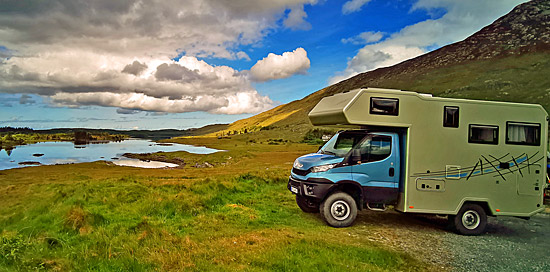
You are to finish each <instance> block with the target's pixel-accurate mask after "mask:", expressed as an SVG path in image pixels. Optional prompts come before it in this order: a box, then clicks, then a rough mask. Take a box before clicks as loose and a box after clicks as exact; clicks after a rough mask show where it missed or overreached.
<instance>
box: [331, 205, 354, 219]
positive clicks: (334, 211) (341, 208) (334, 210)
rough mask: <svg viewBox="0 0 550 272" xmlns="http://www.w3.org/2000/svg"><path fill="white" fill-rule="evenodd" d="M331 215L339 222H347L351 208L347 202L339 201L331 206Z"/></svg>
mask: <svg viewBox="0 0 550 272" xmlns="http://www.w3.org/2000/svg"><path fill="white" fill-rule="evenodd" d="M330 214H331V215H332V217H334V219H336V220H338V221H342V220H346V219H347V218H348V217H349V215H350V208H349V205H348V203H347V202H345V201H343V200H338V201H336V202H334V203H332V205H331V206H330Z"/></svg>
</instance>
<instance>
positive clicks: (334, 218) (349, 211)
mask: <svg viewBox="0 0 550 272" xmlns="http://www.w3.org/2000/svg"><path fill="white" fill-rule="evenodd" d="M321 215H322V216H323V219H325V222H327V224H329V225H330V226H332V227H335V228H343V227H348V226H351V225H352V224H353V222H354V221H355V218H356V217H357V204H356V203H355V199H353V197H351V196H350V195H348V194H346V193H344V192H335V193H333V194H331V195H330V196H328V197H327V198H326V199H325V201H323V203H321Z"/></svg>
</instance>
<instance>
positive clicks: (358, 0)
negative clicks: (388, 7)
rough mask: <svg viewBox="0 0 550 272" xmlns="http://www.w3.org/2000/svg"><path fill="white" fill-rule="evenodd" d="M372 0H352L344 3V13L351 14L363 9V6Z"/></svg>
mask: <svg viewBox="0 0 550 272" xmlns="http://www.w3.org/2000/svg"><path fill="white" fill-rule="evenodd" d="M370 1H371V0H351V1H347V2H346V3H344V5H343V6H342V13H343V14H350V13H354V12H357V11H360V10H361V7H363V6H364V5H366V4H367V3H369V2H370Z"/></svg>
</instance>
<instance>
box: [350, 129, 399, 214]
mask: <svg viewBox="0 0 550 272" xmlns="http://www.w3.org/2000/svg"><path fill="white" fill-rule="evenodd" d="M398 143H399V141H398V135H397V134H395V133H370V134H368V135H367V136H366V137H365V138H364V139H363V141H361V143H359V144H358V145H356V146H355V148H354V149H353V150H352V152H351V165H352V166H351V172H352V177H353V180H354V181H356V182H358V183H359V184H361V186H363V191H364V192H365V194H366V200H367V202H373V203H391V202H393V201H395V200H396V199H397V195H398V187H399V175H400V173H399V169H400V167H399V144H398Z"/></svg>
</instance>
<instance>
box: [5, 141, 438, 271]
mask: <svg viewBox="0 0 550 272" xmlns="http://www.w3.org/2000/svg"><path fill="white" fill-rule="evenodd" d="M175 141H177V142H185V143H191V144H206V145H207V146H209V147H214V148H218V149H223V150H226V151H225V152H218V153H215V154H211V155H193V154H188V153H181V152H180V153H174V154H171V153H164V154H163V155H164V156H178V157H182V158H183V159H184V160H186V161H187V162H189V163H188V164H186V166H185V167H184V168H183V169H171V170H167V169H139V168H129V167H119V166H114V165H112V164H110V163H106V162H95V163H84V164H76V165H55V166H40V167H31V168H24V169H12V170H4V171H0V203H1V205H0V271H31V270H51V271H151V270H153V271H154V270H157V271H180V270H188V271H418V270H435V269H434V268H433V267H431V266H430V265H429V264H426V263H423V262H422V261H420V260H417V259H414V258H413V257H411V256H410V255H408V254H407V253H403V252H395V251H392V250H391V249H389V248H386V247H384V246H383V245H381V244H377V243H375V242H373V241H371V240H368V239H366V238H365V237H364V236H361V235H355V234H354V235H352V234H353V232H354V228H353V227H352V228H346V229H335V228H331V227H328V226H326V225H325V224H324V222H322V220H321V218H320V217H319V216H318V215H312V214H305V213H303V212H301V211H300V210H299V208H298V207H297V205H296V204H295V201H294V197H293V195H292V194H291V193H290V192H288V190H287V189H286V183H287V177H288V173H289V170H290V168H291V167H292V162H293V160H294V159H295V158H296V157H298V156H300V155H302V154H306V153H309V152H313V151H315V150H316V149H317V147H316V146H311V145H305V144H295V143H280V142H278V144H269V143H268V142H265V143H261V144H260V143H252V142H248V141H245V140H243V139H240V140H239V139H230V140H229V139H222V140H218V139H216V138H202V139H201V138H193V139H176V140H175ZM204 161H208V162H209V163H211V164H213V165H214V167H212V168H195V167H192V165H193V163H197V162H199V163H200V162H204Z"/></svg>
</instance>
